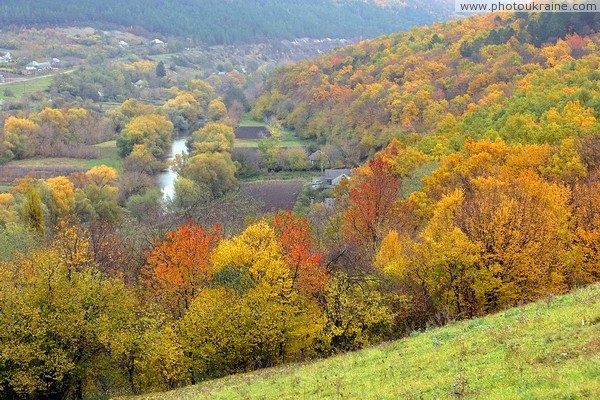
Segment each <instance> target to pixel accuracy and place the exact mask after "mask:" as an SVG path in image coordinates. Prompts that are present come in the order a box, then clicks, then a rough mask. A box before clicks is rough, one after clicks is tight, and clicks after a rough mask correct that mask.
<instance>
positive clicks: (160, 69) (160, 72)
mask: <svg viewBox="0 0 600 400" xmlns="http://www.w3.org/2000/svg"><path fill="white" fill-rule="evenodd" d="M156 76H157V77H158V78H164V77H165V76H167V70H166V69H165V63H164V62H162V61H159V62H158V64H156Z"/></svg>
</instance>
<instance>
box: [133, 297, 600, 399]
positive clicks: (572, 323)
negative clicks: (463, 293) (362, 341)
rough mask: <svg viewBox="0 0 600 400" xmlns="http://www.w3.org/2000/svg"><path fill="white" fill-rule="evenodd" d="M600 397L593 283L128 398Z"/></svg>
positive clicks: (599, 322)
mask: <svg viewBox="0 0 600 400" xmlns="http://www.w3.org/2000/svg"><path fill="white" fill-rule="evenodd" d="M205 398H206V399H208V398H210V399H228V400H229V399H453V398H462V399H550V398H552V399H558V398H561V399H567V398H569V399H580V398H581V399H583V398H590V399H592V398H600V285H593V286H590V287H588V288H585V289H582V290H579V291H576V292H574V293H572V294H569V295H565V296H559V297H551V298H548V299H546V300H543V301H540V302H537V303H533V304H530V305H527V306H524V307H519V308H512V309H509V310H506V311H504V312H500V313H498V314H495V315H490V316H487V317H485V318H480V319H474V320H468V321H461V322H455V323H451V324H449V325H447V326H445V327H442V328H435V329H431V330H427V331H425V332H414V333H413V335H411V337H409V338H405V339H402V340H398V341H395V342H391V343H386V344H382V345H379V346H375V347H372V348H367V349H364V350H362V351H357V352H352V353H347V354H343V355H339V356H336V357H332V358H330V359H327V360H322V361H317V362H313V363H304V364H295V365H287V366H283V367H279V368H271V369H265V370H262V371H257V372H253V373H248V374H240V375H234V376H230V377H226V378H222V379H219V380H213V381H208V382H205V383H202V384H199V385H196V386H190V387H187V388H183V389H179V390H175V391H172V392H166V393H158V394H152V395H145V396H140V397H134V398H130V399H131V400H133V399H135V400H142V399H147V400H175V399H178V400H191V399H205Z"/></svg>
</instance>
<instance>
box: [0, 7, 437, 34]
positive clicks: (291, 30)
mask: <svg viewBox="0 0 600 400" xmlns="http://www.w3.org/2000/svg"><path fill="white" fill-rule="evenodd" d="M448 4H449V3H447V2H433V3H431V4H427V3H426V4H423V5H418V6H415V5H409V6H407V5H402V4H401V3H400V2H397V1H389V2H379V3H376V2H370V1H358V0H344V1H330V0H327V1H317V0H301V1H290V0H266V1H264V0H263V1H256V0H254V1H241V0H227V1H221V0H188V1H161V0H151V1H144V0H135V1H127V2H123V1H118V0H108V1H103V0H102V1H101V0H85V1H72V0H68V1H61V2H56V1H52V0H42V1H31V0H25V1H23V0H7V1H3V2H2V4H1V5H0V23H1V24H3V25H13V24H14V25H41V26H48V25H56V24H63V25H65V24H71V25H73V24H76V25H91V26H94V27H113V28H114V27H115V26H121V27H136V28H138V29H144V30H146V31H148V32H152V33H158V34H162V35H165V36H182V37H192V38H195V39H198V40H200V41H201V42H204V43H206V44H231V43H252V42H259V41H265V40H269V39H294V38H300V37H312V38H326V37H329V38H357V37H374V36H377V35H381V34H384V33H390V32H394V31H398V30H401V29H408V28H410V27H411V26H413V25H424V24H427V23H431V22H433V21H437V20H442V19H445V18H447V16H448V14H449V6H448Z"/></svg>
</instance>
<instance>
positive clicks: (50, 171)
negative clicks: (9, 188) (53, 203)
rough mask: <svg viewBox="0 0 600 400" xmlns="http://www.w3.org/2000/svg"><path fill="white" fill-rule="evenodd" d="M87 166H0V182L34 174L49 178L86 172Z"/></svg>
mask: <svg viewBox="0 0 600 400" xmlns="http://www.w3.org/2000/svg"><path fill="white" fill-rule="evenodd" d="M85 171H87V168H78V167H73V166H61V165H57V166H35V167H32V166H8V165H2V166H0V182H1V183H11V182H14V181H15V179H20V178H24V177H26V176H32V177H34V178H37V179H48V178H53V177H55V176H67V175H70V174H72V173H74V172H85Z"/></svg>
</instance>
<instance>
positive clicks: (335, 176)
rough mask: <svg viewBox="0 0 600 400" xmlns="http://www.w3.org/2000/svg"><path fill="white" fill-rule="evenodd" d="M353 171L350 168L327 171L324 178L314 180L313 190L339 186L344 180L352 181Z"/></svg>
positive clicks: (312, 183)
mask: <svg viewBox="0 0 600 400" xmlns="http://www.w3.org/2000/svg"><path fill="white" fill-rule="evenodd" d="M351 175H352V170H351V169H349V168H336V169H326V170H325V171H324V174H323V176H319V177H316V178H313V179H312V182H311V184H310V186H311V188H312V189H328V188H334V187H336V186H339V184H340V183H342V180H344V179H350V177H351Z"/></svg>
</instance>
